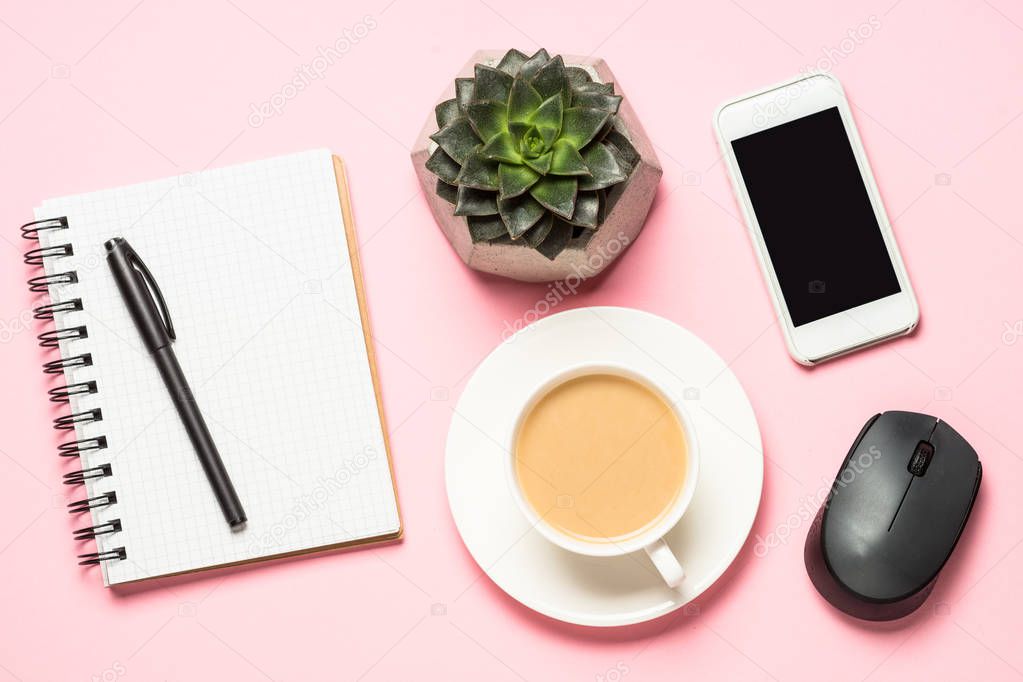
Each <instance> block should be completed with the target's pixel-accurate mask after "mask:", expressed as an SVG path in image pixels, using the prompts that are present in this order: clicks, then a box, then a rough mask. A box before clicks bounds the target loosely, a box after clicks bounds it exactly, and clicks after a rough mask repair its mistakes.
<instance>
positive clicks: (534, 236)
mask: <svg viewBox="0 0 1023 682" xmlns="http://www.w3.org/2000/svg"><path fill="white" fill-rule="evenodd" d="M552 227H554V214H553V213H544V214H543V217H542V218H540V220H538V221H536V225H533V227H531V228H529V229H528V230H527V231H526V233H525V234H524V235H522V239H523V240H524V241H525V242H526V243H527V244H529V245H530V246H532V247H533V248H534V249H535V248H536V247H538V246H540V244H541V243H542V242H543V240H544V239H546V238H547V235H549V234H550V233H551V228H552Z"/></svg>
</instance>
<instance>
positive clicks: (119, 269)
mask: <svg viewBox="0 0 1023 682" xmlns="http://www.w3.org/2000/svg"><path fill="white" fill-rule="evenodd" d="M104 246H105V247H106V250H107V264H108V265H109V266H110V272H111V274H113V276H114V281H115V282H116V283H117V288H118V290H119V291H120V292H121V297H122V298H123V299H124V303H125V305H126V306H127V308H128V312H129V314H131V317H132V320H133V321H134V322H135V326H136V327H137V328H138V330H139V334H141V335H142V341H143V343H145V345H146V348H147V349H148V350H149V352H150V353H152V352H153V351H155V350H157V349H159V348H163V347H164V346H167V345H169V344H170V342H171V341H172V340H173V338H174V336H173V332H172V331H171V328H170V325H169V322H168V321H165V319H164V316H165V310H161V307H162V306H158V305H157V301H158V300H159V301H161V302H162V300H163V296H162V295H161V294H160V290H159V288H157V287H156V282H155V281H152V275H150V274H149V270H148V269H147V268H146V267H145V264H143V263H142V260H141V259H140V258H139V257H138V254H137V253H135V250H134V249H132V248H131V245H130V244H128V242H127V241H126V240H125V239H123V238H122V237H114V238H113V239H110V240H108V241H107V242H106V243H105V245H104ZM168 320H169V318H168Z"/></svg>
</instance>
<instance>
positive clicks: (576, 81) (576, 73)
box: [565, 66, 593, 89]
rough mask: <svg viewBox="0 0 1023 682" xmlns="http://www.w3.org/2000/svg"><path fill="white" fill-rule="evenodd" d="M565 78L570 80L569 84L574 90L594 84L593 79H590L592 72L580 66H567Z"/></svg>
mask: <svg viewBox="0 0 1023 682" xmlns="http://www.w3.org/2000/svg"><path fill="white" fill-rule="evenodd" d="M565 78H567V79H568V84H569V85H570V86H571V87H572V89H576V88H578V87H580V86H583V85H586V84H587V83H592V82H593V79H592V78H590V72H589V71H587V70H586V69H584V68H582V67H579V66H566V67H565Z"/></svg>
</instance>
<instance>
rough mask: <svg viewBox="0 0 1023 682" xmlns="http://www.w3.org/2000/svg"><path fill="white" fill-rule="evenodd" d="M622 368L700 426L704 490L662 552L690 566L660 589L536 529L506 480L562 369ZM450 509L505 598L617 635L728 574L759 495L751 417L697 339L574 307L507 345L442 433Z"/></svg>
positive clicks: (658, 321)
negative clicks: (682, 404) (528, 418)
mask: <svg viewBox="0 0 1023 682" xmlns="http://www.w3.org/2000/svg"><path fill="white" fill-rule="evenodd" d="M586 361H595V362H612V363H613V362H622V363H625V362H627V363H629V364H630V365H633V366H635V367H637V368H640V369H642V371H643V372H645V373H648V374H650V375H652V376H654V377H656V379H657V380H658V381H659V383H661V384H662V385H663V386H664V387H665V388H667V389H668V390H669V391H670V392H672V393H673V396H672V397H673V398H674V399H676V400H680V399H681V400H685V401H686V406H687V407H688V408H689V412H690V414H691V415H692V418H693V421H694V422H695V424H696V431H697V433H696V436H697V438H698V439H699V446H700V452H701V462H700V480H699V484H698V486H697V489H696V494H695V496H694V498H693V501H692V503H691V505H690V507H689V510H688V511H687V512H686V514H685V516H684V517H683V519H682V520H681V521H680V522H679V524H678V525H677V526H675V528H674V529H673V530H672V531H671V532H670V533H669V534H668V536H667V538H666V539H667V541H668V544H669V545H670V546H671V548H672V549H673V550H674V551H675V553H676V554H677V555H678V557H679V558H680V560H681V561H682V565H683V566H684V567H685V569H686V573H687V575H686V579H685V582H684V583H683V584H682V586H681V588H680V589H679V590H678V591H675V590H672V589H670V588H668V587H667V586H666V585H665V584H664V582H663V581H662V579H661V577H660V576H659V575H658V573H657V571H656V570H655V569H654V567H653V565H652V564H651V563H650V560H649V559H648V558H647V557H646V556H645V555H644V554H643V553H642V552H639V553H634V554H630V555H628V556H624V557H611V558H597V557H584V556H580V555H576V554H573V553H571V552H568V551H566V550H563V549H561V548H559V547H557V546H556V545H554V544H552V543H551V542H549V541H548V540H546V539H545V538H544V537H543V536H542V535H540V533H539V532H537V531H535V530H533V529H532V528H531V526H530V524H529V523H528V522H527V521H526V517H525V516H524V515H523V513H522V511H521V510H520V509H519V508H518V506H517V505H516V503H515V500H514V499H513V498H512V495H511V492H510V491H509V490H508V483H507V480H506V478H505V473H504V466H503V462H504V458H505V457H507V456H508V454H507V453H506V452H504V450H503V445H502V444H503V443H506V442H508V438H509V436H510V432H511V429H512V427H513V422H514V420H515V417H516V415H517V411H518V409H519V408H520V406H521V405H522V404H523V402H524V401H525V397H526V395H527V394H528V392H529V391H530V389H532V388H534V387H535V386H536V385H537V384H538V383H539V382H541V381H543V380H544V379H545V378H546V377H548V376H550V375H551V374H553V373H554V372H556V371H557V370H560V369H562V368H564V367H566V366H568V365H570V364H574V363H579V362H586ZM446 457H447V459H446V464H445V466H446V471H445V474H446V479H447V491H448V503H449V504H450V505H451V513H452V515H453V516H454V519H455V525H456V526H457V527H458V532H459V533H461V535H462V540H463V541H464V542H465V546H466V547H467V548H468V549H469V552H470V553H471V554H472V556H473V558H475V559H476V562H477V563H478V564H479V565H480V567H481V568H482V569H483V570H484V572H486V573H487V575H489V576H490V578H491V579H492V580H493V581H494V582H495V583H497V585H498V586H499V587H500V588H501V589H503V590H504V591H505V592H507V593H508V594H509V595H511V596H512V597H513V598H514V599H516V600H518V601H519V602H521V603H523V604H525V605H526V606H528V607H529V608H531V609H534V610H535V611H539V612H540V613H542V614H545V615H547V616H550V617H551V618H556V619H558V620H562V621H565V622H569V623H576V624H579V625H592V626H604V627H607V626H616V625H628V624H632V623H639V622H643V621H647V620H651V619H653V618H657V617H658V616H662V615H664V614H666V613H670V612H671V611H674V610H675V609H678V608H680V607H682V606H683V605H685V604H686V603H687V602H689V601H690V600H692V599H695V598H696V597H698V596H699V595H700V594H701V593H702V592H703V591H704V590H706V589H707V588H708V587H710V586H711V585H712V584H713V583H714V581H715V580H717V579H718V577H720V576H721V574H722V573H724V571H725V569H726V568H728V566H729V564H731V563H732V560H733V559H735V556H736V554H737V553H738V552H739V549H740V548H741V547H742V545H743V543H744V542H745V541H746V536H747V535H748V534H749V531H750V528H751V526H752V525H753V520H754V518H755V517H756V513H757V507H758V506H759V504H760V492H761V487H762V485H763V476H764V458H763V451H762V448H761V443H760V430H759V428H758V427H757V420H756V417H755V416H754V414H753V408H752V406H751V405H750V403H749V399H748V398H747V397H746V394H745V392H744V391H743V390H742V386H740V385H739V381H738V379H736V377H735V375H734V374H733V373H732V371H731V370H730V369H728V367H727V366H726V365H725V362H724V360H722V359H721V358H720V357H719V356H718V355H717V353H715V352H714V351H713V350H711V349H710V347H709V346H707V344H705V343H704V342H703V341H701V340H700V339H698V338H697V337H696V336H694V335H693V334H692V333H690V332H688V331H687V330H685V329H683V328H682V327H680V326H678V325H676V324H675V323H673V322H670V321H668V320H665V319H663V318H661V317H657V316H656V315H651V314H650V313H645V312H641V311H638V310H631V309H628V308H612V307H601V308H579V309H576V310H570V311H568V312H564V313H560V314H558V315H552V316H551V317H548V318H545V319H543V320H541V321H539V322H537V323H535V324H533V325H531V326H529V327H527V328H525V329H523V330H521V331H520V332H518V333H517V334H516V335H514V336H512V337H511V338H510V339H508V340H507V341H505V342H504V343H502V344H501V345H500V346H498V347H497V348H496V349H494V351H493V352H492V353H491V354H490V355H489V356H488V357H487V359H486V360H484V361H483V363H482V364H480V366H479V368H478V369H477V370H476V373H475V374H474V375H473V377H472V379H470V380H469V383H468V384H467V385H466V387H465V391H464V392H463V393H462V397H461V398H460V399H459V401H458V407H457V408H456V409H455V413H454V415H453V417H452V421H451V429H450V431H449V432H448V441H447V455H446Z"/></svg>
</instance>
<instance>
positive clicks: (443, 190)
mask: <svg viewBox="0 0 1023 682" xmlns="http://www.w3.org/2000/svg"><path fill="white" fill-rule="evenodd" d="M434 191H435V192H436V193H437V196H439V197H440V198H441V199H443V200H444V201H446V202H448V203H449V204H453V203H455V202H456V201H458V188H457V187H455V186H454V185H449V184H448V183H446V182H444V181H443V180H440V179H438V180H437V189H436V190H434Z"/></svg>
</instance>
